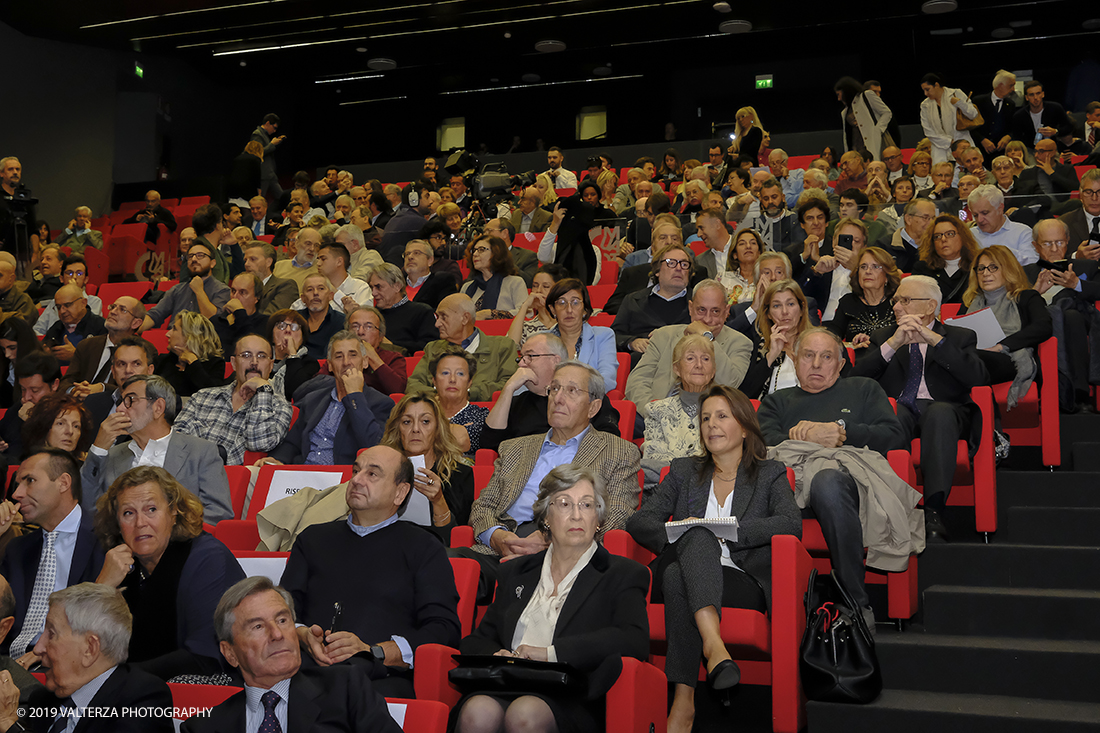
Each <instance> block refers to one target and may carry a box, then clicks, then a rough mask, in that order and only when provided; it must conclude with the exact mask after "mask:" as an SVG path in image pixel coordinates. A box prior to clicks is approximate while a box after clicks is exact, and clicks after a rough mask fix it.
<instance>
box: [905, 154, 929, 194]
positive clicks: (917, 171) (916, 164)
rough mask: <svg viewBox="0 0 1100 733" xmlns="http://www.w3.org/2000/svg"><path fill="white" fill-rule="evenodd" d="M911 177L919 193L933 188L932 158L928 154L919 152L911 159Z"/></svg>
mask: <svg viewBox="0 0 1100 733" xmlns="http://www.w3.org/2000/svg"><path fill="white" fill-rule="evenodd" d="M908 170H909V177H910V178H911V179H913V185H914V186H916V187H917V190H918V191H923V190H924V189H926V188H932V186H933V185H935V184H934V183H933V182H932V156H931V155H929V154H928V153H924V152H921V151H919V150H918V151H917V152H915V153H913V157H912V158H910V159H909V169H908Z"/></svg>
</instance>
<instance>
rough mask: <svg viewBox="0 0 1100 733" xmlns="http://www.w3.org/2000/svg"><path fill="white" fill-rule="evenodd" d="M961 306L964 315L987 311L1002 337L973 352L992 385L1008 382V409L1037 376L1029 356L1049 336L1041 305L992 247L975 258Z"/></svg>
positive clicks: (1008, 258) (1014, 262)
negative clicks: (991, 315)
mask: <svg viewBox="0 0 1100 733" xmlns="http://www.w3.org/2000/svg"><path fill="white" fill-rule="evenodd" d="M963 305H965V306H966V312H967V313H974V312H976V311H979V310H982V309H983V308H989V309H990V310H991V311H993V315H994V316H996V317H997V323H999V324H1000V326H1001V330H1002V331H1004V333H1005V337H1004V339H1002V340H1001V341H999V342H998V343H996V344H994V345H993V346H990V347H987V348H985V349H979V350H978V355H979V356H980V357H981V358H982V362H983V363H984V364H985V367H986V369H988V370H989V376H990V381H991V382H992V383H993V384H999V383H1001V382H1012V387H1011V388H1010V389H1009V392H1008V408H1009V409H1012V408H1013V407H1014V406H1015V404H1016V401H1017V399H1019V398H1020V397H1022V396H1023V395H1024V394H1026V393H1027V388H1028V386H1030V384H1031V382H1032V381H1033V380H1034V379H1035V376H1036V374H1037V373H1038V362H1037V361H1036V358H1035V350H1036V349H1038V348H1039V344H1041V343H1042V342H1043V341H1046V340H1047V339H1048V338H1050V336H1051V334H1052V333H1053V325H1052V323H1051V319H1050V313H1049V312H1048V311H1047V303H1046V301H1045V300H1043V296H1042V295H1040V294H1039V292H1038V291H1037V290H1034V289H1033V288H1032V287H1031V283H1029V282H1028V279H1027V275H1025V274H1024V268H1023V267H1021V266H1020V261H1019V260H1018V259H1017V258H1016V255H1015V254H1014V253H1013V252H1012V250H1010V249H1009V248H1008V247H1005V246H1003V245H1000V244H995V245H992V246H990V247H986V248H985V249H983V250H982V251H981V253H980V254H979V255H978V259H977V262H976V264H975V265H974V269H973V270H971V271H970V281H969V286H968V287H967V289H966V293H965V294H964V295H963Z"/></svg>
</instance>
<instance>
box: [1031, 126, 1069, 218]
mask: <svg viewBox="0 0 1100 733" xmlns="http://www.w3.org/2000/svg"><path fill="white" fill-rule="evenodd" d="M1019 181H1020V184H1021V185H1022V186H1023V187H1024V188H1026V189H1037V190H1038V191H1041V192H1042V193H1045V194H1046V195H1047V196H1050V197H1051V198H1053V199H1054V200H1055V201H1058V202H1062V203H1064V202H1066V201H1069V197H1070V194H1071V193H1073V192H1074V191H1076V190H1077V188H1078V186H1079V185H1080V184H1079V182H1078V180H1077V171H1076V170H1075V169H1074V167H1073V166H1071V165H1066V164H1065V163H1063V162H1061V161H1060V160H1058V143H1056V142H1054V141H1053V140H1040V141H1039V142H1037V143H1035V165H1034V166H1032V167H1031V168H1025V169H1024V170H1023V171H1022V172H1021V173H1020V177H1019ZM1060 211H1061V209H1057V208H1056V209H1055V213H1059V212H1060Z"/></svg>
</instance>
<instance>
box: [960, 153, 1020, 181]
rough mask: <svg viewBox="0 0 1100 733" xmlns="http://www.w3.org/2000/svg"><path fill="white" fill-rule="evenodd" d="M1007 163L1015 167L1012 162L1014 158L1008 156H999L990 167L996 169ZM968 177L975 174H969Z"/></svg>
mask: <svg viewBox="0 0 1100 733" xmlns="http://www.w3.org/2000/svg"><path fill="white" fill-rule="evenodd" d="M1006 163H1007V164H1009V165H1015V163H1013V162H1012V158H1010V157H1008V156H1007V155H998V156H997V157H996V158H994V159H993V163H992V164H991V166H990V167H992V168H996V167H997V166H999V165H1004V164H1006ZM967 175H973V174H972V173H968V174H967ZM974 177H975V178H977V176H974Z"/></svg>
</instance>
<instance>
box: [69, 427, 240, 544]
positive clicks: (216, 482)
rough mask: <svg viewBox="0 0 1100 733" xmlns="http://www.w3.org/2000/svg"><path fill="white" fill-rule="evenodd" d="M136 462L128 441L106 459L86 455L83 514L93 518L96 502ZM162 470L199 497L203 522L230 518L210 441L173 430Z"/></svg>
mask: <svg viewBox="0 0 1100 733" xmlns="http://www.w3.org/2000/svg"><path fill="white" fill-rule="evenodd" d="M135 460H136V458H135V456H134V453H133V451H131V450H130V441H126V442H125V443H121V444H119V445H114V446H111V449H110V450H109V451H107V455H105V456H97V455H95V454H94V453H91V452H89V453H88V458H87V460H85V461H84V467H83V468H81V469H80V482H81V484H82V489H83V492H82V493H83V496H82V497H81V499H80V506H81V507H83V508H84V511H86V512H90V513H91V514H92V515H94V514H95V504H96V501H97V500H98V499H99V497H101V496H103V494H105V493H107V488H108V487H109V486H110V485H111V484H113V483H114V481H115V479H117V478H118V477H119V476H121V475H122V474H124V473H125V472H126V471H128V470H130V469H131V468H133V467H134V461H135ZM164 470H165V471H167V472H168V473H170V474H172V475H173V476H175V477H176V480H177V481H179V482H180V483H181V484H183V485H184V486H186V487H187V488H188V489H190V490H191V492H192V493H194V494H195V496H197V497H198V498H199V501H201V502H202V508H203V521H204V522H206V523H207V524H217V523H218V522H220V521H221V520H223V519H233V502H232V501H231V500H230V498H229V479H228V477H227V476H226V474H225V464H224V463H222V459H221V455H220V454H219V453H218V447H217V446H216V445H214V444H213V443H211V442H210V441H209V440H205V439H203V438H196V437H195V436H193V435H186V434H184V433H179V432H175V431H173V432H172V438H171V439H170V440H169V441H168V455H167V457H165V459H164Z"/></svg>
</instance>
